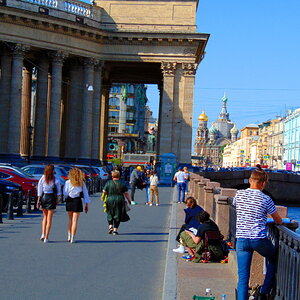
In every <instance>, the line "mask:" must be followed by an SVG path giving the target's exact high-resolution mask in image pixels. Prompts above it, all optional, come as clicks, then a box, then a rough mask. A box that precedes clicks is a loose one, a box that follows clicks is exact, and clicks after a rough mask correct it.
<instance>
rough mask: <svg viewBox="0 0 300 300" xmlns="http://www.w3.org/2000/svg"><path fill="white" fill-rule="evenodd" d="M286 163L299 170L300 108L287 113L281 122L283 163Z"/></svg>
mask: <svg viewBox="0 0 300 300" xmlns="http://www.w3.org/2000/svg"><path fill="white" fill-rule="evenodd" d="M287 163H292V165H293V170H294V171H299V170H300V108H297V109H296V110H294V111H293V112H291V113H289V114H288V115H287V117H286V118H285V120H284V124H283V164H284V165H286V164H287ZM283 167H284V166H283Z"/></svg>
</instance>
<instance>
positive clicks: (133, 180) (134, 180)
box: [129, 166, 143, 205]
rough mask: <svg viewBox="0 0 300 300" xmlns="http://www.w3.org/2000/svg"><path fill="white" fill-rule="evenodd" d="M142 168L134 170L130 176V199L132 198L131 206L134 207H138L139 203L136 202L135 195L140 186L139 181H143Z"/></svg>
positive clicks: (138, 167)
mask: <svg viewBox="0 0 300 300" xmlns="http://www.w3.org/2000/svg"><path fill="white" fill-rule="evenodd" d="M142 170H143V169H142V167H141V166H137V167H136V168H134V169H133V171H132V172H131V174H130V181H129V185H130V191H131V193H130V198H131V204H132V205H136V204H137V203H136V202H135V201H134V195H135V190H136V188H137V185H138V181H139V180H141V177H140V174H139V173H140V172H141V171H142Z"/></svg>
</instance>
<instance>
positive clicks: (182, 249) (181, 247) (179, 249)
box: [173, 245, 184, 253]
mask: <svg viewBox="0 0 300 300" xmlns="http://www.w3.org/2000/svg"><path fill="white" fill-rule="evenodd" d="M173 252H176V253H184V246H183V245H179V246H178V248H176V249H173Z"/></svg>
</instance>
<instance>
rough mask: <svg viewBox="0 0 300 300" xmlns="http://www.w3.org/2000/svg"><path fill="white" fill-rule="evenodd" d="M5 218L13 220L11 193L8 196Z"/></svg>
mask: <svg viewBox="0 0 300 300" xmlns="http://www.w3.org/2000/svg"><path fill="white" fill-rule="evenodd" d="M6 218H7V220H13V219H14V206H13V195H12V194H11V193H9V194H8V208H7V215H6Z"/></svg>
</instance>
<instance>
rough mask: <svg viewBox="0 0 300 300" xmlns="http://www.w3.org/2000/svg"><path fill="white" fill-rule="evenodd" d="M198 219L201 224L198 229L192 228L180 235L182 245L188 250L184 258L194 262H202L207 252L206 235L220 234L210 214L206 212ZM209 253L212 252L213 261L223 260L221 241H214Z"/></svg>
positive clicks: (209, 246) (209, 247) (199, 215)
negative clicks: (210, 232)
mask: <svg viewBox="0 0 300 300" xmlns="http://www.w3.org/2000/svg"><path fill="white" fill-rule="evenodd" d="M196 218H197V220H198V222H199V223H200V225H199V226H198V228H194V227H190V228H187V229H186V230H185V231H183V232H182V233H181V234H180V239H181V241H182V244H183V246H185V247H186V248H187V250H188V255H184V256H182V258H183V259H185V260H190V261H193V262H202V259H203V252H204V251H205V245H204V239H205V233H206V232H208V231H215V232H219V227H218V225H217V224H216V223H215V222H214V221H213V220H211V219H210V215H209V213H208V212H206V211H204V210H203V211H202V212H200V213H199V214H198V215H197V216H196ZM208 251H209V252H210V256H211V260H214V261H220V260H221V259H223V250H222V245H221V239H219V240H217V241H214V243H209V244H208Z"/></svg>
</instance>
